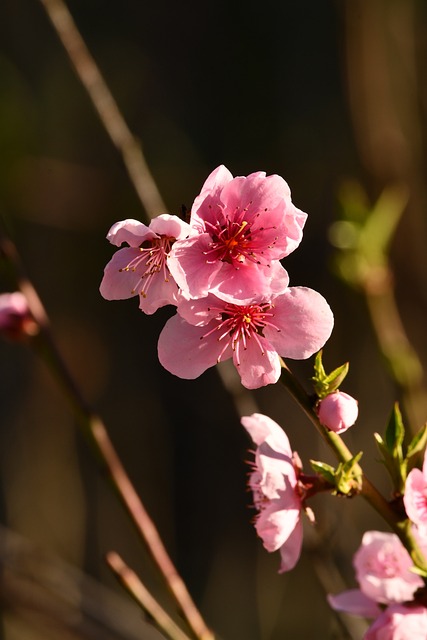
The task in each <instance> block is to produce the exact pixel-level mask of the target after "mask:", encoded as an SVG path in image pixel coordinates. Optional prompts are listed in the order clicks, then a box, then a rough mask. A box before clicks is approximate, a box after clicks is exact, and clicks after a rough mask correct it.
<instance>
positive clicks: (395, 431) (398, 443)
mask: <svg viewBox="0 0 427 640" xmlns="http://www.w3.org/2000/svg"><path fill="white" fill-rule="evenodd" d="M384 435H385V437H384V439H385V443H386V446H387V449H388V450H389V451H390V453H391V454H392V456H393V458H398V459H399V460H402V459H403V455H402V444H403V440H404V437H405V427H404V426H403V420H402V414H401V413H400V409H399V403H398V402H395V404H394V407H393V410H392V412H391V415H390V418H389V421H388V425H387V428H386V430H385V434H384Z"/></svg>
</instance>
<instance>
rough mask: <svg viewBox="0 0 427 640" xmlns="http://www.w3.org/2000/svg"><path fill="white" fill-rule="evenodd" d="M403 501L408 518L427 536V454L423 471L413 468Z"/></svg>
mask: <svg viewBox="0 0 427 640" xmlns="http://www.w3.org/2000/svg"><path fill="white" fill-rule="evenodd" d="M403 502H404V505H405V510H406V514H407V516H408V518H409V519H410V520H411V521H412V522H413V523H414V524H415V525H416V526H417V527H418V531H419V533H420V534H421V535H422V536H423V537H426V536H427V454H424V463H423V469H422V471H421V470H420V469H412V471H410V472H409V473H408V477H407V479H406V484H405V495H404V496H403Z"/></svg>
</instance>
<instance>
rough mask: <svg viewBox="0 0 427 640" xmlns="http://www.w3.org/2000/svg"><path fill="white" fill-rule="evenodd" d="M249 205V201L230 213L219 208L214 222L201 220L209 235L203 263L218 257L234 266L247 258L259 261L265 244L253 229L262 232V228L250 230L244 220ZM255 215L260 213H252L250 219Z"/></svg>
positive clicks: (263, 229) (250, 227) (250, 225)
mask: <svg viewBox="0 0 427 640" xmlns="http://www.w3.org/2000/svg"><path fill="white" fill-rule="evenodd" d="M251 204H252V202H250V203H249V204H248V206H247V207H245V208H244V209H241V208H240V207H236V209H235V211H234V212H233V213H232V215H231V216H229V215H227V214H225V213H224V212H223V211H222V209H221V208H220V215H219V216H218V219H217V220H216V221H215V222H214V223H212V222H208V221H206V222H205V229H206V231H207V232H208V233H209V234H210V236H211V238H212V242H210V244H209V249H208V250H207V251H205V255H206V256H207V262H215V261H217V260H221V261H222V262H228V263H229V264H232V265H234V266H235V267H236V269H238V268H239V267H240V266H241V265H242V264H243V263H245V262H247V261H249V262H254V263H256V264H261V259H260V258H261V257H262V253H263V249H264V248H266V247H264V243H263V241H262V238H260V237H259V233H257V232H258V231H261V232H262V231H265V228H258V229H256V231H254V229H253V228H252V224H251V222H249V221H248V220H245V219H244V218H245V215H246V212H247V211H248V209H249V206H250V205H251ZM265 211H267V210H265ZM265 211H264V212H265ZM259 215H260V213H258V214H256V216H254V218H255V219H256V218H258V216H259ZM264 264H265V265H267V264H268V263H267V262H265V263H264Z"/></svg>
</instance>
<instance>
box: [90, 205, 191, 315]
mask: <svg viewBox="0 0 427 640" xmlns="http://www.w3.org/2000/svg"><path fill="white" fill-rule="evenodd" d="M190 233H191V229H190V227H189V225H188V224H187V223H186V222H183V221H182V220H180V219H179V218H178V217H177V216H171V215H168V214H163V215H160V216H157V218H154V219H153V220H152V221H151V222H150V225H149V226H148V227H147V226H146V225H145V224H142V222H138V221H137V220H122V221H121V222H116V224H114V225H113V226H112V227H111V229H110V231H109V232H108V235H107V239H108V240H109V241H110V242H111V244H114V245H116V246H117V247H120V246H121V245H122V244H123V242H126V243H127V244H128V245H129V246H128V247H124V248H123V249H120V250H119V251H117V252H116V253H115V254H114V256H113V257H112V259H111V260H110V262H109V263H108V264H107V266H106V267H105V270H104V277H103V279H102V282H101V286H100V292H101V294H102V296H103V297H104V298H106V300H124V299H125V298H131V297H132V296H139V307H140V309H141V310H142V311H144V313H147V314H152V313H154V312H155V311H157V309H159V308H160V307H164V306H165V305H167V304H173V305H176V302H177V295H178V287H177V285H176V283H175V281H174V279H173V277H172V276H171V274H170V272H169V268H168V262H167V260H168V256H169V253H170V250H171V247H172V245H173V243H174V242H175V241H176V240H177V239H180V238H184V237H186V236H188V235H189V234H190Z"/></svg>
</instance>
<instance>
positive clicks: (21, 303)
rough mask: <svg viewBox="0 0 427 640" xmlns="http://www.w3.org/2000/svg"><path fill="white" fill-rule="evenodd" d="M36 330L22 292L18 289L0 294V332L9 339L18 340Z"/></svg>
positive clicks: (33, 333)
mask: <svg viewBox="0 0 427 640" xmlns="http://www.w3.org/2000/svg"><path fill="white" fill-rule="evenodd" d="M37 331H38V326H37V324H36V322H35V320H34V319H33V317H32V315H31V313H30V310H29V308H28V303H27V299H26V297H25V296H24V294H23V293H21V292H20V291H14V292H13V293H2V294H0V334H1V335H3V336H4V337H6V338H9V340H20V339H22V338H25V337H28V336H33V335H35V334H36V333H37Z"/></svg>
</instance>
